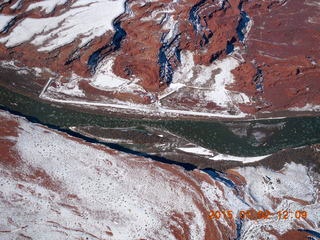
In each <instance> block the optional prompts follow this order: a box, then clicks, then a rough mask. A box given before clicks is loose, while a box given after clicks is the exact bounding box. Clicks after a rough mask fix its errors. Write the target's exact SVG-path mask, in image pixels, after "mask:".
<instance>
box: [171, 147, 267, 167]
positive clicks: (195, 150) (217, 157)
mask: <svg viewBox="0 0 320 240" xmlns="http://www.w3.org/2000/svg"><path fill="white" fill-rule="evenodd" d="M177 149H179V150H181V151H183V152H187V153H192V154H198V155H203V156H210V158H209V159H210V160H214V161H237V162H242V163H252V162H258V161H261V160H263V159H265V158H267V157H269V156H270V155H264V156H256V157H240V156H232V155H228V154H221V153H217V152H214V151H211V150H209V149H207V148H203V147H200V146H196V147H180V148H177Z"/></svg>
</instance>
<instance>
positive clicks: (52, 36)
mask: <svg viewBox="0 0 320 240" xmlns="http://www.w3.org/2000/svg"><path fill="white" fill-rule="evenodd" d="M65 2H66V0H54V1H53V0H43V1H40V2H36V3H32V4H30V5H29V7H28V9H27V10H32V9H37V8H40V9H41V10H42V11H45V12H46V13H50V12H52V11H53V9H54V8H55V7H57V6H58V5H61V4H64V3H65ZM107 9H112V11H108V12H106V10H107ZM122 12H124V0H115V1H112V0H96V1H92V2H88V1H87V0H78V1H75V2H74V3H73V4H72V5H71V7H70V10H68V11H65V12H64V13H62V14H61V15H58V16H53V17H47V18H31V17H29V18H26V19H24V20H23V21H21V22H19V23H18V24H17V26H15V28H14V29H13V30H12V32H10V34H9V35H7V36H4V37H2V38H0V42H1V43H5V46H6V47H14V46H17V45H19V44H21V43H24V42H29V41H30V43H31V44H33V45H35V46H37V47H38V51H52V50H54V49H56V48H58V47H61V46H64V45H66V44H68V43H71V42H73V41H75V40H78V39H79V40H80V43H79V47H82V46H84V45H85V44H87V43H88V42H90V41H91V40H93V39H94V38H96V37H99V36H101V35H103V34H104V33H106V32H107V31H108V30H113V26H112V20H113V19H114V18H116V17H117V16H119V15H120V14H121V13H122ZM12 17H14V16H4V15H0V27H2V28H1V29H3V25H5V23H6V22H8V20H9V19H11V18H12Z"/></svg>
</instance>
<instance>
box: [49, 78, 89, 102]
mask: <svg viewBox="0 0 320 240" xmlns="http://www.w3.org/2000/svg"><path fill="white" fill-rule="evenodd" d="M79 80H81V78H80V77H79V76H78V75H76V74H75V73H72V76H71V78H70V79H69V82H67V83H64V84H62V83H60V82H59V81H58V82H56V87H52V86H49V85H48V86H47V90H48V91H54V92H58V93H63V94H66V95H68V96H73V97H85V93H84V91H83V90H82V89H80V88H79V84H78V82H79ZM49 83H50V81H49Z"/></svg>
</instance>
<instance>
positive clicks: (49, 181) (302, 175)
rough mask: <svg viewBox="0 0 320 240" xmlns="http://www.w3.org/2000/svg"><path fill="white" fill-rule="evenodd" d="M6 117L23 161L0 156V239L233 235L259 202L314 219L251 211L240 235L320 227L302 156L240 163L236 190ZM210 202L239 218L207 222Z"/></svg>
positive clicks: (314, 189)
mask: <svg viewBox="0 0 320 240" xmlns="http://www.w3.org/2000/svg"><path fill="white" fill-rule="evenodd" d="M0 118H1V121H2V124H7V125H6V126H7V127H6V130H9V131H1V134H0V139H1V141H4V142H9V143H10V144H7V145H5V147H4V148H2V150H6V148H9V147H10V146H12V147H11V149H10V151H8V152H9V154H11V155H12V156H13V157H14V158H16V160H17V165H16V166H15V167H14V168H13V167H11V166H10V164H8V162H3V158H0V166H1V169H0V182H1V190H0V196H1V197H0V210H1V219H0V231H1V232H0V234H1V237H2V238H3V239H19V238H22V237H23V238H26V237H28V238H34V239H40V240H41V239H48V238H50V239H119V240H122V239H163V240H164V239H165V240H167V239H177V238H178V239H180V238H182V237H183V238H185V239H192V240H199V239H230V238H232V239H233V238H235V236H236V233H237V230H236V224H235V221H238V220H239V218H238V215H239V211H243V210H248V209H252V208H253V209H256V210H266V209H267V210H269V211H270V212H272V213H275V212H277V211H282V210H286V209H287V210H292V211H296V210H305V211H307V213H308V218H307V219H306V220H305V219H287V220H277V219H276V218H277V214H275V215H272V216H271V217H270V219H261V220H244V221H242V227H241V237H240V239H254V238H256V237H257V238H261V239H266V238H267V237H268V238H270V239H276V237H275V236H273V235H271V233H272V230H275V231H276V232H277V233H280V234H282V233H285V232H286V231H288V230H291V229H312V230H314V231H319V223H320V217H319V215H318V210H319V208H320V203H319V179H317V178H316V177H317V175H316V174H315V173H314V172H312V171H311V170H310V169H307V168H306V167H305V166H303V165H300V164H295V163H290V164H287V165H286V166H285V167H284V168H283V169H282V170H281V171H273V170H271V169H267V168H265V167H256V168H254V167H244V168H236V169H233V171H235V172H237V173H239V174H240V175H241V176H242V177H243V178H244V180H245V182H243V184H242V185H239V186H238V189H237V190H235V189H234V188H233V187H231V186H230V185H227V184H225V183H224V182H223V181H220V180H219V179H213V178H211V177H209V175H207V174H206V173H204V172H201V171H199V170H194V171H190V172H187V171H185V170H184V169H182V168H181V167H178V166H174V165H167V164H160V163H157V162H154V161H151V160H148V159H145V158H141V157H135V156H132V155H128V154H124V153H121V152H117V151H113V150H110V149H108V148H106V147H104V146H101V145H94V144H89V143H86V142H84V141H82V140H81V139H76V138H73V137H70V136H67V135H66V134H62V133H59V132H56V131H53V130H51V129H48V128H46V127H43V126H41V125H39V124H34V123H30V122H28V121H27V120H25V119H23V118H21V117H15V116H12V115H10V114H9V113H7V112H4V111H1V112H0ZM14 122H16V123H17V126H15V124H13V123H14ZM10 124H11V127H10ZM15 131H17V136H15V135H14V134H13V135H7V134H9V133H10V132H15ZM4 163H5V164H4ZM239 192H240V193H239ZM210 210H220V211H228V210H231V211H232V212H233V215H234V218H232V219H225V218H223V217H222V218H220V219H218V220H211V221H209V220H208V219H209V211H210ZM173 230H175V231H173ZM208 232H210V234H212V235H209V236H210V238H208V235H206V234H209V233H208ZM270 232H271V233H270Z"/></svg>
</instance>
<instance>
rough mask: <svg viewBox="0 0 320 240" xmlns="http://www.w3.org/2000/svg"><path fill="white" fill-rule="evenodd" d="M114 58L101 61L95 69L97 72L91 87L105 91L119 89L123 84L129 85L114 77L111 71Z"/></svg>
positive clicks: (124, 80)
mask: <svg viewBox="0 0 320 240" xmlns="http://www.w3.org/2000/svg"><path fill="white" fill-rule="evenodd" d="M113 63H114V58H112V57H110V58H107V59H105V60H103V61H102V62H101V63H100V64H99V65H98V67H97V71H96V73H95V75H94V76H93V79H92V81H91V82H90V84H91V85H93V86H96V87H98V88H102V89H105V90H109V89H113V88H119V87H120V86H121V85H123V84H129V83H130V81H129V80H127V79H124V78H121V77H118V76H117V75H115V74H114V73H113V71H112V66H113Z"/></svg>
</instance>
